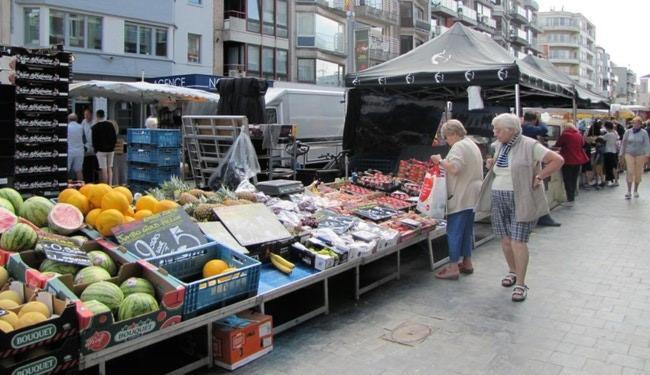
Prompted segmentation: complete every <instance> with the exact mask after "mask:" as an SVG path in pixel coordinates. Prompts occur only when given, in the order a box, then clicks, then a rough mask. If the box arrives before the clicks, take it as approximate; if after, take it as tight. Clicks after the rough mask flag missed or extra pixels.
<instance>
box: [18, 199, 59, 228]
mask: <svg viewBox="0 0 650 375" xmlns="http://www.w3.org/2000/svg"><path fill="white" fill-rule="evenodd" d="M53 207H54V203H52V202H50V201H49V200H47V199H45V198H43V197H31V198H29V199H27V200H26V201H25V202H24V203H23V205H22V207H20V210H19V211H18V212H19V214H18V216H20V217H22V218H25V219H27V220H29V221H31V222H32V224H34V225H36V226H37V227H44V226H46V225H47V224H48V222H47V215H49V214H50V211H51V210H52V208H53Z"/></svg>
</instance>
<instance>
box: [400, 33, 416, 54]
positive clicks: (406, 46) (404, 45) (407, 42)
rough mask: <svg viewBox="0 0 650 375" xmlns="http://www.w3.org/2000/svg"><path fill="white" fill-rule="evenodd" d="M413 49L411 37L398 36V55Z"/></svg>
mask: <svg viewBox="0 0 650 375" xmlns="http://www.w3.org/2000/svg"><path fill="white" fill-rule="evenodd" d="M412 49H413V37H412V36H410V35H400V37H399V53H400V55H403V54H405V53H406V52H408V51H410V50H412Z"/></svg>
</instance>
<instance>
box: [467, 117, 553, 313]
mask: <svg viewBox="0 0 650 375" xmlns="http://www.w3.org/2000/svg"><path fill="white" fill-rule="evenodd" d="M492 126H493V128H494V129H493V130H494V136H495V137H496V139H497V141H496V142H495V143H494V146H495V154H494V157H495V159H488V160H486V166H487V167H488V169H489V172H488V174H487V176H486V177H485V180H484V181H483V186H482V187H481V193H480V198H479V205H478V212H483V213H491V217H492V229H493V231H494V233H495V234H496V235H498V236H500V237H501V247H502V249H503V254H504V256H505V258H506V262H507V264H508V270H509V273H508V274H507V275H506V276H505V277H504V278H503V280H501V285H502V286H504V287H511V286H513V285H514V289H513V291H512V300H513V301H515V302H521V301H524V300H525V299H526V297H527V296H528V287H527V286H526V271H527V268H528V246H527V243H528V239H529V237H530V233H531V231H532V230H533V228H534V227H535V223H536V222H537V219H538V218H539V217H540V216H543V215H546V214H548V212H549V207H548V202H547V201H546V194H545V193H544V184H543V181H544V179H545V178H547V177H549V176H550V175H551V174H553V173H555V172H556V171H558V170H560V168H562V164H564V159H563V158H562V157H561V156H560V155H559V154H557V153H555V152H553V151H551V150H549V149H547V148H546V147H544V146H542V145H541V144H540V143H539V142H538V141H537V140H535V139H532V138H528V137H524V136H522V134H521V122H520V121H519V117H517V116H515V115H513V114H509V113H504V114H501V115H498V116H496V117H495V118H494V119H493V120H492ZM542 163H543V165H544V167H543V168H542Z"/></svg>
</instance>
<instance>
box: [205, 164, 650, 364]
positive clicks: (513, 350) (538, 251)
mask: <svg viewBox="0 0 650 375" xmlns="http://www.w3.org/2000/svg"><path fill="white" fill-rule="evenodd" d="M645 177H646V179H648V178H649V177H650V174H646V176H645ZM640 193H641V198H639V199H632V200H631V201H625V200H624V199H623V194H624V190H623V187H622V186H621V187H618V188H605V189H603V190H601V191H587V192H584V191H581V194H580V196H579V197H578V198H577V202H576V205H575V207H573V208H565V207H559V208H557V209H555V210H554V211H553V214H552V215H553V217H554V218H555V219H556V220H558V221H560V222H561V223H562V227H560V228H546V227H541V228H537V229H536V231H535V233H534V234H533V235H532V238H531V241H530V243H529V247H530V249H531V261H530V266H529V274H528V280H527V284H528V286H529V287H530V291H529V297H528V300H527V301H525V302H523V303H513V302H511V301H510V296H511V289H510V288H503V287H501V286H500V280H501V278H502V277H503V276H504V275H505V273H506V272H507V268H506V266H505V261H504V259H503V256H502V254H501V250H500V247H499V243H498V241H496V240H493V241H491V242H489V243H487V244H485V245H483V246H482V247H480V248H479V249H477V250H476V252H475V254H474V263H475V273H474V274H473V275H470V276H463V277H461V279H460V281H457V282H452V281H441V280H436V279H435V278H434V277H433V275H432V273H431V272H429V271H428V269H427V263H426V257H425V256H424V252H422V251H421V250H416V251H419V252H421V253H420V254H416V255H415V256H411V257H409V258H408V259H407V261H406V264H405V265H404V267H403V270H402V278H401V280H399V281H393V282H391V283H389V284H387V285H386V286H384V287H382V288H379V289H378V290H376V291H373V292H371V293H369V294H367V295H364V296H362V298H361V300H360V301H358V302H355V301H353V300H349V301H346V303H344V304H341V305H339V306H337V307H336V308H335V309H333V311H332V312H331V313H330V314H329V315H327V316H320V317H317V318H315V319H313V320H311V321H309V322H306V323H303V324H302V325H300V326H298V327H295V328H293V329H291V330H289V331H287V332H285V333H283V334H280V335H278V336H277V337H276V338H275V348H274V351H273V352H272V353H271V354H269V355H267V356H265V357H263V358H261V359H259V360H257V361H255V362H253V363H250V364H248V365H246V366H244V367H243V368H241V369H239V370H237V371H234V372H233V373H234V374H260V375H261V374H263V375H280V374H310V375H319V374H332V373H335V374H355V375H361V374H543V375H554V374H561V375H573V374H576V375H577V374H625V375H627V374H630V375H631V374H650V251H649V250H650V232H649V231H648V225H649V223H650V220H649V219H650V182H648V181H646V182H644V183H643V184H642V186H641V191H640ZM406 321H410V322H417V323H421V324H426V325H429V326H431V327H432V329H433V333H432V334H431V336H429V337H428V338H427V339H426V340H425V341H424V342H423V343H421V344H419V345H417V346H415V347H409V346H403V345H400V344H395V343H391V342H388V341H385V340H382V339H381V336H382V335H383V334H384V332H385V329H387V328H394V327H396V326H398V325H399V324H400V323H402V322H406ZM222 372H223V370H219V369H213V370H211V371H209V372H207V373H222Z"/></svg>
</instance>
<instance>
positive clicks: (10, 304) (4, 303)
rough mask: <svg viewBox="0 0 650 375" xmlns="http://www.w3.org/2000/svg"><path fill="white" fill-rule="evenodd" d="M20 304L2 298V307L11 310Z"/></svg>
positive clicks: (0, 307)
mask: <svg viewBox="0 0 650 375" xmlns="http://www.w3.org/2000/svg"><path fill="white" fill-rule="evenodd" d="M18 306H20V305H19V304H17V303H16V302H14V301H12V300H10V299H0V309H3V310H9V309H14V308H16V307H18Z"/></svg>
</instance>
